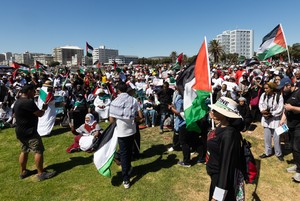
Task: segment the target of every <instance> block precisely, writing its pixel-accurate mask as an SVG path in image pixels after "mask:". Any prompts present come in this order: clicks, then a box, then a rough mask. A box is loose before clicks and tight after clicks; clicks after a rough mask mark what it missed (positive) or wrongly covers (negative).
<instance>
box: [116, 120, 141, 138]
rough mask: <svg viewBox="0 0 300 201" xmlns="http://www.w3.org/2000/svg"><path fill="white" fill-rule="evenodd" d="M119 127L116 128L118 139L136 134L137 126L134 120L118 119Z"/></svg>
mask: <svg viewBox="0 0 300 201" xmlns="http://www.w3.org/2000/svg"><path fill="white" fill-rule="evenodd" d="M116 123H117V126H116V128H115V132H114V133H116V135H117V136H118V137H128V136H131V135H134V134H135V133H136V125H135V122H134V119H116Z"/></svg>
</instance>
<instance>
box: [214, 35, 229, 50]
mask: <svg viewBox="0 0 300 201" xmlns="http://www.w3.org/2000/svg"><path fill="white" fill-rule="evenodd" d="M216 40H217V41H219V43H220V45H221V46H222V47H223V50H224V52H225V53H226V54H229V53H230V31H223V33H221V34H219V35H217V38H216Z"/></svg>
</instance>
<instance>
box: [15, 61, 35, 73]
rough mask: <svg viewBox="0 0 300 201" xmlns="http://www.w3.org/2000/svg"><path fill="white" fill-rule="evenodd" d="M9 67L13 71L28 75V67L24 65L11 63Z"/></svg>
mask: <svg viewBox="0 0 300 201" xmlns="http://www.w3.org/2000/svg"><path fill="white" fill-rule="evenodd" d="M11 67H13V68H14V69H16V70H18V71H21V72H23V73H26V74H28V73H29V70H30V68H29V66H28V65H26V64H19V63H17V62H12V64H11Z"/></svg>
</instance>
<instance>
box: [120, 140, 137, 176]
mask: <svg viewBox="0 0 300 201" xmlns="http://www.w3.org/2000/svg"><path fill="white" fill-rule="evenodd" d="M118 142H119V147H120V159H121V167H122V177H123V181H129V179H130V175H129V171H130V168H131V158H132V147H133V143H134V135H131V136H128V137H119V138H118Z"/></svg>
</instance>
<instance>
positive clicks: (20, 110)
mask: <svg viewBox="0 0 300 201" xmlns="http://www.w3.org/2000/svg"><path fill="white" fill-rule="evenodd" d="M34 95H35V88H34V86H33V85H25V86H24V87H23V88H22V90H21V96H20V98H19V99H17V101H16V103H15V104H14V107H13V111H14V114H15V118H16V136H17V139H18V140H19V141H20V143H21V149H22V151H21V154H20V156H19V163H20V176H19V177H20V179H24V178H26V177H28V176H30V175H31V174H32V172H31V171H29V170H27V169H26V165H27V161H28V153H29V151H32V152H34V161H35V164H36V167H37V171H38V174H37V178H38V180H39V181H43V180H45V179H49V178H51V177H53V176H54V175H55V174H56V172H55V171H53V172H46V171H44V168H43V161H44V155H43V153H44V150H45V148H44V145H43V142H42V139H41V137H40V135H39V134H38V132H37V125H38V117H42V116H43V115H44V114H45V111H46V110H47V108H48V104H47V103H44V104H43V105H42V109H41V110H40V109H39V108H38V107H37V106H36V104H35V103H34V101H33V98H34Z"/></svg>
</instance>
